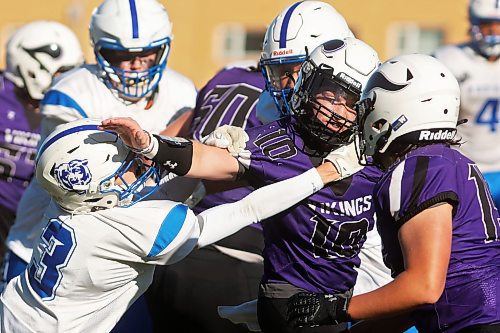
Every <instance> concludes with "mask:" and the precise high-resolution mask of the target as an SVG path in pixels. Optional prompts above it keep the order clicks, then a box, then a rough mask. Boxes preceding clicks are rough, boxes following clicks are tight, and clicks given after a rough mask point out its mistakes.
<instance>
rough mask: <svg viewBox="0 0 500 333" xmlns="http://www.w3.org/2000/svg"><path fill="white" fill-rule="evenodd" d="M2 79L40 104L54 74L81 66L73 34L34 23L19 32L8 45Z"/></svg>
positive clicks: (48, 23) (50, 23) (56, 25)
mask: <svg viewBox="0 0 500 333" xmlns="http://www.w3.org/2000/svg"><path fill="white" fill-rule="evenodd" d="M6 60H7V69H6V70H5V76H6V77H7V78H8V79H9V80H11V81H12V82H14V84H15V85H16V86H18V87H19V88H24V89H26V91H27V93H28V94H29V96H30V97H31V98H32V99H34V100H41V99H42V98H43V95H44V93H45V91H46V90H47V89H48V88H49V87H50V85H51V84H52V80H53V79H54V76H55V75H56V74H57V73H62V72H65V71H67V70H69V69H71V68H73V67H77V66H80V65H81V64H83V60H84V58H83V52H82V49H81V47H80V43H79V42H78V39H77V38H76V36H75V34H74V33H73V32H72V31H71V30H70V29H69V28H68V27H66V26H65V25H63V24H61V23H58V22H53V21H34V22H31V23H28V24H26V25H24V26H22V27H20V28H19V29H17V30H16V31H15V32H14V34H12V36H11V37H10V38H9V40H8V42H7V54H6Z"/></svg>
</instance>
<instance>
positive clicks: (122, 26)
mask: <svg viewBox="0 0 500 333" xmlns="http://www.w3.org/2000/svg"><path fill="white" fill-rule="evenodd" d="M89 32H90V39H91V42H92V45H93V47H94V53H95V57H96V60H97V64H98V65H99V67H100V69H101V70H102V75H103V78H104V81H105V83H106V84H107V86H108V87H109V88H110V89H112V90H114V91H117V92H118V93H119V95H120V96H121V97H123V98H125V99H132V100H135V99H140V98H142V97H145V96H147V95H148V94H150V93H151V92H153V91H154V90H155V89H156V87H157V85H158V83H159V81H160V79H161V77H162V75H163V71H164V70H165V66H166V64H167V58H168V54H169V52H170V43H171V41H172V23H171V22H170V18H169V16H168V14H167V11H166V10H165V7H164V6H163V5H162V4H161V3H159V2H158V1H156V0H105V1H104V2H103V3H102V4H101V5H100V6H99V7H97V8H96V9H94V12H93V14H92V20H91V22H90V27H89ZM127 53H128V54H127ZM152 53H156V59H155V63H154V64H153V65H152V66H151V67H150V68H148V69H146V70H141V71H134V70H123V69H121V68H119V67H118V65H117V63H119V62H120V61H123V60H130V59H133V57H134V55H136V56H141V55H144V54H152Z"/></svg>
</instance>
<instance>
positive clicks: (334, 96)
mask: <svg viewBox="0 0 500 333" xmlns="http://www.w3.org/2000/svg"><path fill="white" fill-rule="evenodd" d="M355 103H356V100H355V99H354V98H349V96H341V94H339V93H338V91H337V92H335V91H332V90H329V89H328V88H326V89H322V90H319V91H318V92H316V93H315V94H314V101H312V102H311V104H312V109H313V112H314V115H315V116H316V118H317V119H318V120H319V121H320V122H322V123H323V124H324V125H325V126H327V127H328V129H330V130H331V131H333V132H337V133H342V132H344V131H345V130H347V129H348V128H349V127H351V126H352V123H353V122H354V121H355V120H356V111H355V110H354V104H355Z"/></svg>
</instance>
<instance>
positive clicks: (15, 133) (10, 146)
mask: <svg viewBox="0 0 500 333" xmlns="http://www.w3.org/2000/svg"><path fill="white" fill-rule="evenodd" d="M39 133H40V129H39V117H38V116H37V115H33V116H32V117H28V111H25V110H24V107H23V105H22V104H21V103H20V102H19V100H18V98H17V97H16V94H15V86H14V84H13V83H12V82H11V81H9V80H8V79H6V78H5V77H4V76H3V75H0V205H2V206H4V207H5V208H7V209H9V210H11V211H12V212H15V211H16V207H17V203H18V202H19V200H20V199H21V195H22V194H23V192H24V190H25V189H26V187H27V186H28V184H29V181H30V179H31V177H33V173H34V167H35V155H36V147H37V145H38V141H39V140H40V134H39Z"/></svg>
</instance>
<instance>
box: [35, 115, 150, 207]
mask: <svg viewBox="0 0 500 333" xmlns="http://www.w3.org/2000/svg"><path fill="white" fill-rule="evenodd" d="M100 123H101V121H100V120H95V119H88V118H87V119H81V120H77V121H73V122H70V123H66V124H63V125H61V126H58V127H57V128H56V130H55V131H54V132H52V134H51V135H49V136H48V137H47V139H45V141H44V142H43V143H42V145H41V146H40V148H39V150H38V154H37V158H36V178H37V180H38V181H39V182H40V184H41V185H42V187H43V188H44V189H45V190H46V191H47V192H48V193H49V194H50V195H51V196H52V198H53V199H54V200H55V201H56V202H57V203H58V204H59V205H60V206H61V207H62V208H63V209H65V210H67V211H68V212H72V213H74V214H82V213H87V212H91V211H96V210H100V209H107V208H112V207H115V206H119V207H128V206H131V205H133V204H135V203H136V202H138V201H140V200H142V199H143V198H145V197H147V196H148V195H150V194H151V193H153V192H154V191H155V190H156V189H157V187H158V186H157V184H158V180H159V176H158V172H157V170H156V168H155V166H154V165H152V166H145V165H144V164H143V163H142V160H141V159H140V158H139V157H137V155H136V154H135V153H133V152H132V151H130V150H129V149H128V148H127V147H126V146H125V144H123V142H122V141H121V140H120V138H119V137H118V135H117V134H115V133H113V132H108V131H101V130H98V129H97V126H98V125H99V124H100ZM129 170H130V171H134V173H135V177H136V178H137V179H136V180H134V181H133V182H127V181H126V180H125V178H124V177H123V175H124V174H125V173H126V172H127V171H129ZM149 179H152V180H153V181H154V183H155V184H156V186H151V187H148V191H146V192H144V191H143V192H141V193H139V192H140V191H141V190H142V189H143V188H144V184H145V183H146V182H147V181H148V180H149ZM118 180H119V181H118ZM120 183H121V184H120Z"/></svg>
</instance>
